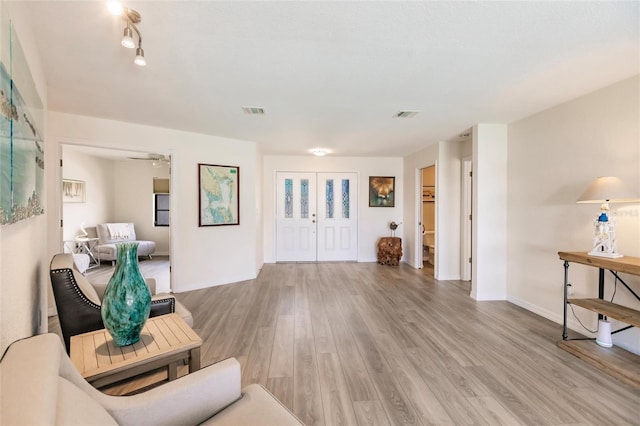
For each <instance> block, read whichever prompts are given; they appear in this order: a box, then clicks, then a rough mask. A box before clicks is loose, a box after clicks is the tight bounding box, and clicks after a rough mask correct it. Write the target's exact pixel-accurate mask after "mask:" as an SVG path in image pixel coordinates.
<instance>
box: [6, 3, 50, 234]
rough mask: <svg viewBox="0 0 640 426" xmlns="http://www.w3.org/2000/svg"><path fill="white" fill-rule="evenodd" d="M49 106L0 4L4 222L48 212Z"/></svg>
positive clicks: (8, 222)
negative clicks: (46, 154)
mask: <svg viewBox="0 0 640 426" xmlns="http://www.w3.org/2000/svg"><path fill="white" fill-rule="evenodd" d="M43 123H44V108H43V104H42V101H41V100H40V97H39V95H38V92H37V90H36V86H35V83H34V81H33V77H32V76H31V72H30V71H29V67H28V65H27V61H26V58H25V56H24V52H23V50H22V47H21V46H20V41H19V40H18V36H17V34H16V32H15V30H14V28H13V25H12V23H11V21H10V19H9V18H8V16H7V14H6V12H5V10H4V6H3V4H2V3H0V224H1V225H7V224H11V223H15V222H18V221H20V220H24V219H27V218H29V217H32V216H36V215H40V214H42V213H44V208H43V196H44V137H43V131H44V124H43Z"/></svg>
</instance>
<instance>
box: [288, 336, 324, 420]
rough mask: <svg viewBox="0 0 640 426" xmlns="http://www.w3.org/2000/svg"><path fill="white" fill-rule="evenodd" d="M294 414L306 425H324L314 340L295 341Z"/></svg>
mask: <svg viewBox="0 0 640 426" xmlns="http://www.w3.org/2000/svg"><path fill="white" fill-rule="evenodd" d="M293 370H294V371H293V412H294V414H295V415H296V416H298V418H299V419H300V420H301V421H302V422H303V423H304V424H305V425H308V426H309V425H324V424H325V419H324V410H323V406H322V394H321V391H320V378H319V377H318V364H317V359H316V353H315V349H314V346H313V339H312V338H311V339H296V340H295V362H294V368H293Z"/></svg>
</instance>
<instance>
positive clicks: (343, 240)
mask: <svg viewBox="0 0 640 426" xmlns="http://www.w3.org/2000/svg"><path fill="white" fill-rule="evenodd" d="M357 188H358V182H357V174H356V173H318V223H317V224H318V234H317V235H318V261H319V262H322V261H356V260H357V259H358V219H357V218H358V203H357Z"/></svg>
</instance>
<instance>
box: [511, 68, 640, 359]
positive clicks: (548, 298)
mask: <svg viewBox="0 0 640 426" xmlns="http://www.w3.org/2000/svg"><path fill="white" fill-rule="evenodd" d="M639 94H640V77H637V76H636V77H634V78H632V79H629V80H625V81H622V82H620V83H617V84H615V85H613V86H610V87H607V88H604V89H601V90H598V91H596V92H593V93H591V94H588V95H585V96H583V97H580V98H578V99H575V100H573V101H570V102H567V103H565V104H562V105H559V106H556V107H554V108H551V109H548V110H546V111H543V112H541V113H539V114H536V115H533V116H531V117H528V118H525V119H523V120H520V121H518V122H515V123H512V124H510V125H509V153H508V159H509V165H508V179H509V186H508V249H509V255H508V260H509V262H508V268H507V281H508V283H509V286H508V292H509V300H510V301H512V302H513V303H516V304H518V305H521V306H523V307H525V308H527V309H529V310H531V311H533V312H536V313H538V314H540V315H542V316H544V317H547V318H549V319H551V320H553V321H555V322H558V323H561V322H562V300H563V294H562V290H563V286H562V283H563V267H562V261H560V260H559V259H558V256H557V252H558V251H589V249H590V248H591V242H592V236H593V234H592V232H593V231H592V223H593V220H594V219H595V217H596V215H597V213H598V212H599V206H598V205H597V204H576V200H577V199H578V197H579V196H580V195H581V194H582V192H583V191H584V190H585V189H586V187H587V186H588V185H589V183H590V182H591V181H592V180H593V179H594V178H596V177H597V176H608V175H613V176H618V177H619V178H621V179H622V180H623V181H624V182H625V183H626V184H627V185H628V186H629V188H630V189H632V190H635V191H636V194H638V193H639V191H640V130H639V127H640V119H639V117H640V107H639V103H640V96H639ZM612 207H613V209H614V210H617V213H618V214H617V226H618V228H617V230H618V233H617V235H618V250H619V251H620V252H621V253H623V254H626V255H630V256H636V257H640V204H612ZM622 276H623V279H624V280H625V281H626V282H627V284H630V285H631V286H632V287H633V288H634V290H635V291H636V293H640V278H639V277H632V276H629V275H624V274H622ZM569 279H570V282H571V283H572V284H573V286H574V291H575V296H576V297H597V280H598V271H597V269H595V268H590V267H586V266H581V265H575V264H572V265H571V266H570V268H569ZM612 291H613V285H612V281H611V277H610V274H608V273H607V283H606V292H605V296H606V297H607V298H609V299H610V298H611V294H612ZM614 301H615V302H617V303H622V304H626V305H628V306H632V307H635V309H639V307H640V302H638V301H636V300H635V299H633V298H632V297H631V296H629V295H628V294H627V291H626V289H624V288H623V287H622V286H620V285H619V286H618V291H617V293H616V296H615V300H614ZM575 310H576V314H578V316H579V317H580V319H581V320H582V322H583V323H585V325H587V326H589V327H591V328H592V329H595V327H596V325H597V324H596V315H595V314H593V313H589V312H587V311H584V310H582V309H579V308H575ZM568 315H569V319H570V327H571V328H572V329H575V330H578V331H580V332H582V333H585V331H584V330H583V329H582V327H581V326H580V325H579V324H578V323H577V322H576V321H575V320H574V318H573V316H572V314H571V311H570V310H569V314H568ZM617 325H618V324H614V327H613V328H614V329H615V328H617V327H616V326H617ZM587 334H588V333H587ZM558 338H560V330H559V329H558ZM613 339H614V344H617V345H621V346H625V347H626V348H627V349H630V350H634V351H635V352H639V353H640V332H639V331H638V329H632V330H629V331H626V332H623V333H620V334H617V335H614V338H613Z"/></svg>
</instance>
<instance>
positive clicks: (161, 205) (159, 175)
mask: <svg viewBox="0 0 640 426" xmlns="http://www.w3.org/2000/svg"><path fill="white" fill-rule="evenodd" d="M61 159H62V162H61V177H62V179H63V180H65V181H68V180H71V181H75V182H81V184H82V187H83V188H84V192H83V194H82V198H81V199H79V200H78V202H69V201H65V202H63V203H61V206H60V208H61V211H60V214H61V218H62V222H61V229H60V231H61V237H62V238H61V240H62V241H63V243H62V244H63V247H62V249H63V251H68V252H69V251H71V252H73V251H74V250H75V247H77V240H78V238H79V237H82V236H85V237H88V238H90V239H93V238H96V236H97V235H96V230H95V226H96V225H97V224H100V223H112V222H132V223H133V224H134V226H135V232H136V235H137V236H138V237H139V238H140V239H144V240H150V241H154V242H155V243H156V248H155V252H154V253H153V255H152V256H153V259H154V265H156V266H155V268H154V273H153V275H152V276H149V277H147V278H151V277H153V278H156V289H157V291H158V292H168V291H170V289H171V271H170V254H171V229H170V224H169V226H166V225H168V223H167V221H168V220H170V218H169V217H170V210H171V202H170V201H171V194H170V187H171V184H170V178H171V172H170V170H171V168H170V166H171V157H170V156H169V155H162V154H154V153H146V152H138V151H135V152H134V151H126V150H117V149H110V148H100V147H92V146H80V145H72V144H61ZM155 179H158V180H157V181H156V180H155ZM158 182H164V185H163V186H162V188H161V187H160V185H158V184H157V183H158ZM154 184H155V185H154ZM163 196H164V197H163ZM167 196H168V201H169V203H168V205H167V203H166V201H167ZM144 261H146V259H145V260H142V262H144ZM94 265H95V263H94ZM110 267H111V262H106V261H103V262H100V263H99V265H97V266H96V267H94V268H91V269H90V270H88V271H87V273H88V274H91V275H97V274H98V275H99V274H103V275H104V274H105V273H108V271H107V270H108V269H109V268H110ZM107 279H108V278H107Z"/></svg>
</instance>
